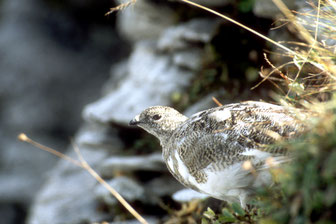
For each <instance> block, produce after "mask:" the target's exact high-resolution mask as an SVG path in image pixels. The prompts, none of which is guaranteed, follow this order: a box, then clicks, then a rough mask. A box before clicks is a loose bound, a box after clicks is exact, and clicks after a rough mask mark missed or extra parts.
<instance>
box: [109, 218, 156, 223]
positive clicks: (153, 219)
mask: <svg viewBox="0 0 336 224" xmlns="http://www.w3.org/2000/svg"><path fill="white" fill-rule="evenodd" d="M143 218H144V219H145V220H146V221H147V222H148V223H149V224H159V223H162V222H160V220H159V219H157V218H156V217H152V216H144V217H143ZM108 224H139V221H138V220H136V219H132V220H127V221H115V222H109V223H108Z"/></svg>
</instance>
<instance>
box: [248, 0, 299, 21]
mask: <svg viewBox="0 0 336 224" xmlns="http://www.w3.org/2000/svg"><path fill="white" fill-rule="evenodd" d="M283 3H284V4H285V5H286V6H287V7H288V8H289V9H292V10H294V9H296V8H297V7H296V6H297V4H296V1H293V0H283ZM253 13H254V14H255V15H256V16H259V17H263V18H270V19H276V18H277V16H278V15H279V14H281V12H280V10H279V9H278V7H277V6H276V5H275V4H274V3H273V1H270V0H256V1H255V3H254V6H253Z"/></svg>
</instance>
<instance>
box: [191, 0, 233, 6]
mask: <svg viewBox="0 0 336 224" xmlns="http://www.w3.org/2000/svg"><path fill="white" fill-rule="evenodd" d="M193 2H195V3H198V4H200V5H204V6H209V7H218V6H225V5H228V4H230V3H233V2H234V0H210V1H209V0H193Z"/></svg>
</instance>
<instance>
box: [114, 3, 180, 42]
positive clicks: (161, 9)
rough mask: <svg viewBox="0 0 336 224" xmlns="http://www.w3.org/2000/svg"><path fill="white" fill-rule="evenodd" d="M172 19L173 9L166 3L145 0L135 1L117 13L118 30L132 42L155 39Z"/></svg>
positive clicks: (170, 23) (173, 19)
mask: <svg viewBox="0 0 336 224" xmlns="http://www.w3.org/2000/svg"><path fill="white" fill-rule="evenodd" d="M121 2H122V1H120V2H119V3H121ZM123 3H124V2H123ZM135 21H136V22H135ZM174 21H175V18H174V11H173V10H172V9H170V8H168V6H167V5H166V4H162V2H161V3H156V4H154V3H152V2H150V1H146V0H141V1H137V2H136V3H134V4H132V6H130V7H128V8H126V9H123V10H122V12H120V13H118V15H117V27H118V30H119V31H120V33H121V34H122V35H123V36H124V37H126V38H127V39H128V40H130V41H132V42H136V41H139V40H144V39H156V38H157V37H158V36H159V35H160V34H161V32H162V31H163V30H165V29H166V28H167V27H169V26H171V25H172V24H173V23H174Z"/></svg>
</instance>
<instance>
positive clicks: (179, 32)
mask: <svg viewBox="0 0 336 224" xmlns="http://www.w3.org/2000/svg"><path fill="white" fill-rule="evenodd" d="M218 25H219V20H210V19H203V18H202V19H201V18H196V19H192V20H190V21H188V22H186V23H183V24H180V25H177V26H172V27H170V28H168V29H166V30H165V32H164V33H163V34H162V35H161V37H160V39H159V41H158V44H157V48H158V50H160V51H168V52H171V51H177V50H181V49H188V50H190V47H191V44H193V43H208V42H209V41H210V40H211V38H212V37H213V35H214V34H215V31H216V28H217V26H218Z"/></svg>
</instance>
